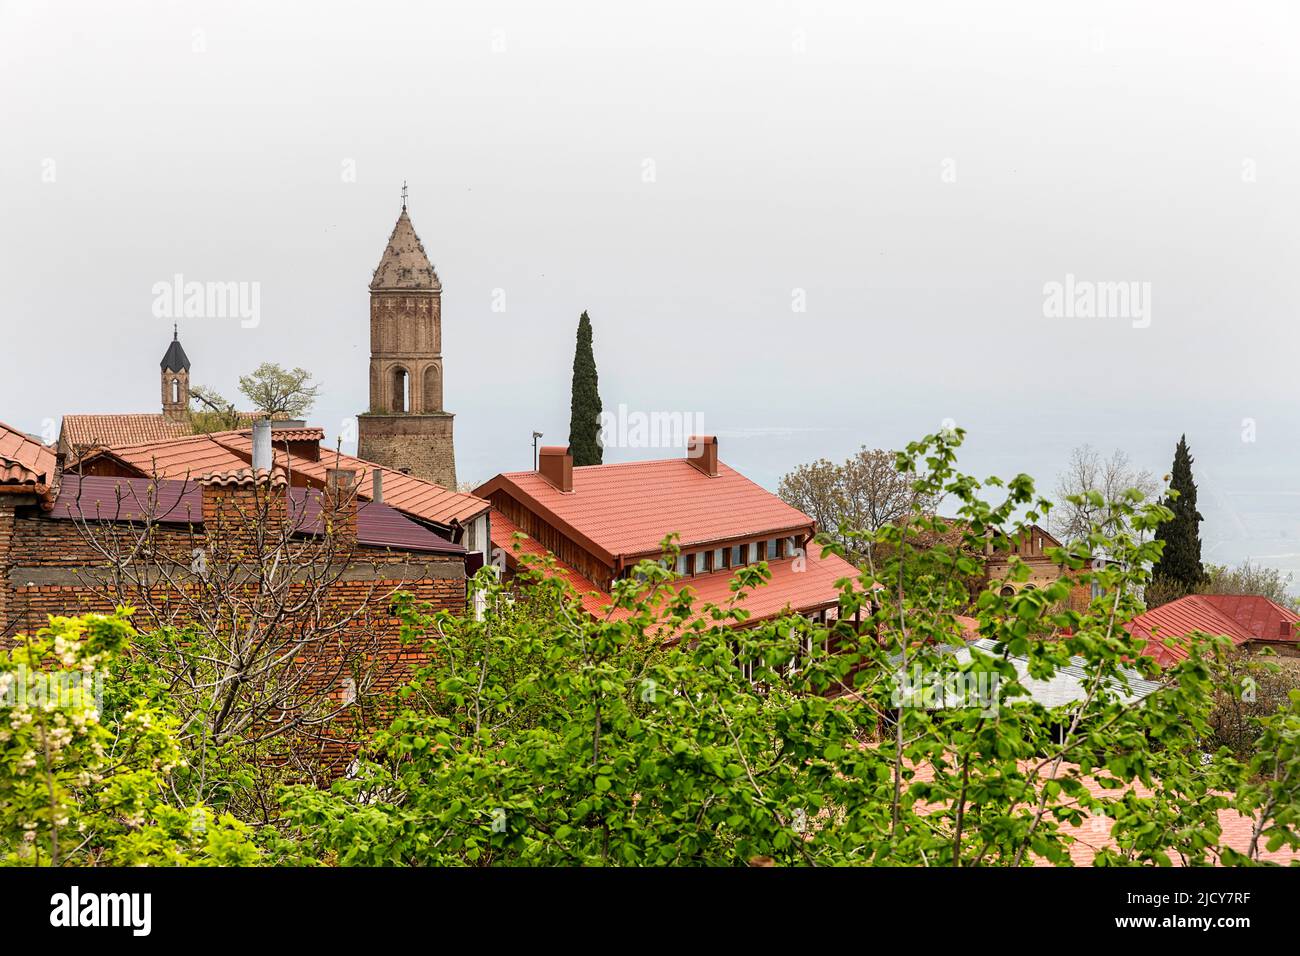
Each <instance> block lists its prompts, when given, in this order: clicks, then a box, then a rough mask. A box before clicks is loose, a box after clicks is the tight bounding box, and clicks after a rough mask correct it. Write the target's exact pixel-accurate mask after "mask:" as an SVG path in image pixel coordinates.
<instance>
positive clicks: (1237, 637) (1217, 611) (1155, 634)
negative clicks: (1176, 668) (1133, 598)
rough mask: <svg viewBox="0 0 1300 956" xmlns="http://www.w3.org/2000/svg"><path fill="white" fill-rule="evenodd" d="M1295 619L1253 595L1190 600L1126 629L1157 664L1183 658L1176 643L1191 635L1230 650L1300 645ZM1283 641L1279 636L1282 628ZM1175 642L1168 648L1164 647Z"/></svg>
mask: <svg viewBox="0 0 1300 956" xmlns="http://www.w3.org/2000/svg"><path fill="white" fill-rule="evenodd" d="M1297 623H1300V614H1296V612H1295V611H1292V610H1291V609H1290V608H1285V607H1283V606H1282V605H1280V604H1275V603H1274V602H1272V601H1270V600H1269V599H1268V598H1266V597H1260V596H1258V595H1254V594H1189V595H1187V596H1186V597H1181V598H1179V599H1178V600H1176V601H1170V602H1169V603H1168V604H1162V605H1160V606H1159V607H1157V608H1152V609H1151V610H1150V611H1146V612H1145V613H1143V614H1139V615H1138V616H1137V617H1135V618H1133V620H1131V621H1129V622H1128V624H1126V625H1125V628H1126V629H1127V630H1128V632H1129V633H1130V634H1132V635H1133V636H1134V637H1140V638H1144V639H1145V640H1146V641H1147V646H1146V653H1148V654H1150V655H1151V657H1153V658H1154V659H1155V660H1156V661H1157V662H1158V663H1160V664H1171V663H1174V662H1175V661H1179V660H1182V659H1183V658H1185V657H1186V656H1187V649H1186V647H1185V645H1184V644H1183V643H1182V641H1181V639H1182V638H1184V637H1186V636H1187V635H1188V634H1190V633H1191V632H1192V631H1200V632H1203V633H1205V634H1212V635H1216V636H1217V635H1223V636H1225V637H1229V638H1231V639H1232V643H1233V644H1244V643H1246V642H1247V641H1259V642H1270V643H1289V644H1295V643H1300V638H1297V634H1296V624H1297ZM1284 625H1285V626H1286V636H1285V637H1284V636H1283V626H1284ZM1170 638H1173V639H1174V643H1173V644H1172V646H1166V645H1165V644H1164V643H1163V642H1164V641H1165V640H1168V639H1170Z"/></svg>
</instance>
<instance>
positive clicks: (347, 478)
mask: <svg viewBox="0 0 1300 956" xmlns="http://www.w3.org/2000/svg"><path fill="white" fill-rule="evenodd" d="M321 511H322V514H321V517H322V519H323V521H324V525H325V529H326V533H330V534H334V535H336V536H337V537H339V538H341V539H342V540H344V541H347V542H355V541H356V540H357V473H356V472H355V471H354V470H353V469H351V468H326V469H325V496H324V499H323V500H322V502H321Z"/></svg>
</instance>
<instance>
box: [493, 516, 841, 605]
mask: <svg viewBox="0 0 1300 956" xmlns="http://www.w3.org/2000/svg"><path fill="white" fill-rule="evenodd" d="M491 520H492V545H493V547H496V548H500V549H501V550H502V551H503V552H504V553H505V554H506V556H507V563H508V564H510V565H511V566H514V565H515V564H516V563H517V560H518V555H520V554H529V555H535V556H539V557H540V556H543V555H545V554H547V553H548V552H547V551H546V549H545V548H544V547H542V545H540V544H539V543H538V542H537V541H535V540H533V539H532V538H527V537H526V538H524V539H523V540H522V541H519V542H517V543H516V539H515V537H514V535H515V533H516V532H518V531H519V527H518V525H516V524H515V523H514V522H513V521H511V520H510V519H509V518H508V517H507V516H506V515H504V514H502V513H501V512H500V511H496V510H494V511H493V512H492V519H491ZM555 566H556V571H557V572H558V573H559V574H560V575H561V576H563V577H564V578H565V579H566V580H567V581H568V582H569V583H570V584H572V585H573V588H574V590H575V591H577V593H578V595H579V596H580V597H581V599H582V606H583V608H584V609H585V610H587V611H588V612H589V613H591V614H594V615H603V614H605V613H606V611H607V609H608V607H609V603H610V600H611V599H610V595H609V594H608V593H607V592H605V591H603V590H601V589H600V588H599V587H597V586H596V585H595V584H594V583H592V582H591V581H590V580H588V579H587V578H585V577H583V576H582V575H581V574H579V573H578V572H577V571H576V570H574V569H573V568H572V567H570V566H569V565H567V564H565V563H564V562H563V561H560V560H558V559H556V561H555ZM767 567H768V571H769V572H771V575H772V576H771V578H770V579H769V580H768V582H767V583H766V584H764V585H762V586H761V587H757V588H753V589H751V590H749V591H746V592H745V596H744V597H743V598H740V599H739V600H737V602H736V606H737V607H740V608H743V609H745V610H746V611H748V612H749V618H748V620H749V621H761V620H764V619H766V618H771V617H778V616H780V615H781V614H783V613H785V612H787V611H793V612H802V611H811V610H817V609H819V608H823V607H829V606H832V605H834V604H836V603H837V602H838V600H839V595H840V590H839V588H838V587H836V585H835V582H836V581H838V580H841V579H843V578H856V577H857V576H858V575H859V574H861V572H860V571H859V570H858V569H857V568H855V567H854V566H853V565H852V564H850V563H849V562H847V561H845V560H844V559H843V558H841V557H839V556H838V555H834V554H828V553H825V552H824V551H823V549H822V548H821V546H819V545H816V544H811V545H809V548H808V554H807V557H806V559H805V560H804V563H803V566H802V568H801V569H800V570H796V562H795V560H794V559H792V558H782V559H779V560H776V561H769V562H768V564H767ZM731 582H732V575H731V574H729V573H727V572H726V571H714V572H711V573H709V574H702V575H698V576H695V577H686V578H681V579H680V580H679V581H678V582H677V583H676V584H675V586H674V587H672V588H669V589H667V591H666V593H665V595H664V601H665V603H666V601H667V599H668V598H670V597H671V596H672V595H673V594H676V593H678V592H680V591H681V590H682V589H684V588H690V589H691V590H692V591H693V592H694V595H695V597H694V600H693V602H692V605H693V607H695V608H697V609H700V608H703V606H704V605H706V604H716V605H719V606H728V605H730V604H731V602H732V600H733V597H734V594H733V592H732V590H731ZM621 613H622V612H615V616H621ZM689 623H690V620H687V621H686V622H684V624H689Z"/></svg>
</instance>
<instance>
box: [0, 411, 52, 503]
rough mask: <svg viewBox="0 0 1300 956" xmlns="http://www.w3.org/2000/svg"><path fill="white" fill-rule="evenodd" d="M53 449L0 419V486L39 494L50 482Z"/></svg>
mask: <svg viewBox="0 0 1300 956" xmlns="http://www.w3.org/2000/svg"><path fill="white" fill-rule="evenodd" d="M55 468H56V459H55V455H54V449H53V448H50V447H49V446H47V445H43V444H41V442H39V441H37V440H36V439H35V438H33V437H31V436H30V435H28V434H26V433H24V432H20V431H19V430H18V429H16V428H13V427H11V426H9V425H6V424H5V423H4V422H0V488H5V489H8V490H21V491H32V492H37V493H43V492H44V491H45V490H46V489H48V488H49V486H50V485H52V484H53V483H54V478H55Z"/></svg>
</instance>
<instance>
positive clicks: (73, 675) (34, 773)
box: [0, 610, 258, 866]
mask: <svg viewBox="0 0 1300 956" xmlns="http://www.w3.org/2000/svg"><path fill="white" fill-rule="evenodd" d="M128 613H129V612H127V611H125V610H119V611H117V612H116V613H114V614H111V615H105V614H87V615H84V616H82V617H51V618H50V623H49V625H48V626H47V627H44V628H41V629H40V630H38V631H37V632H36V633H35V634H32V635H22V634H20V635H19V636H18V637H17V639H16V641H15V644H14V646H13V648H12V649H11V650H9V651H7V652H0V687H2V689H3V693H2V694H0V861H3V862H4V863H8V864H11V865H12V864H18V865H54V866H62V865H98V864H103V865H114V866H137V865H142V864H143V865H166V866H182V865H203V864H210V865H247V864H251V863H254V862H256V861H257V859H258V851H257V849H256V847H255V845H254V844H253V842H252V839H251V831H250V830H249V829H248V828H247V827H245V826H244V825H243V824H241V823H240V822H238V821H237V820H235V819H234V818H233V817H231V816H230V815H229V814H223V813H218V812H216V811H214V810H213V809H212V808H211V807H209V806H206V805H203V804H201V803H193V804H188V805H177V801H176V790H175V789H174V786H173V785H174V782H175V777H176V775H177V774H178V772H180V771H182V770H183V768H184V767H185V765H186V755H185V753H184V751H183V749H182V746H181V744H180V742H179V739H178V738H179V735H180V727H179V721H178V720H177V719H176V717H175V716H174V715H173V714H171V713H169V712H168V711H167V709H166V707H165V705H164V704H163V703H162V702H161V701H160V700H159V699H157V694H156V693H155V692H156V691H157V685H156V683H154V682H153V680H152V678H150V677H148V676H145V675H146V674H147V670H148V669H147V665H144V664H142V663H141V662H139V661H132V659H131V654H130V649H129V648H130V645H131V641H132V638H133V637H134V636H135V632H134V630H133V629H132V628H131V625H130V623H129V619H128ZM101 708H102V710H101Z"/></svg>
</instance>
